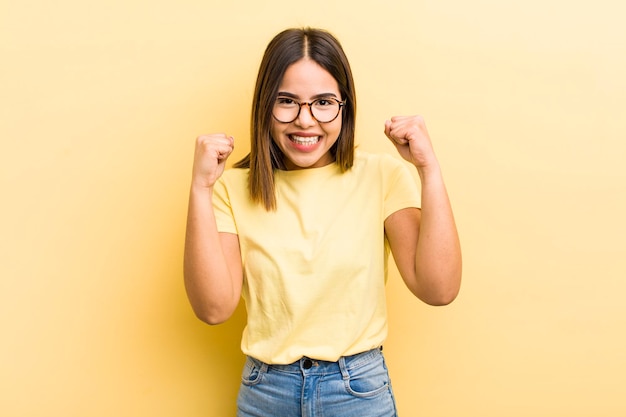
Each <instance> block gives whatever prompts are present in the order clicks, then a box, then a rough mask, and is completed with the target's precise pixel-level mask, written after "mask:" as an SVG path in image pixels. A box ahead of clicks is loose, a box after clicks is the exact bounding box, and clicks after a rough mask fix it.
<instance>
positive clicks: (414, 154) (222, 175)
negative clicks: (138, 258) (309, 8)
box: [185, 29, 461, 417]
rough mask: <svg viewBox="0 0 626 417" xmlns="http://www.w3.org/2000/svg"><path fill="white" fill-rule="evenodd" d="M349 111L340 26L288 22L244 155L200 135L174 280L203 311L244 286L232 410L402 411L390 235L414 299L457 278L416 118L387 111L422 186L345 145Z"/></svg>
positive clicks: (444, 295) (266, 59) (261, 80)
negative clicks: (388, 342)
mask: <svg viewBox="0 0 626 417" xmlns="http://www.w3.org/2000/svg"><path fill="white" fill-rule="evenodd" d="M355 114H356V101H355V90H354V83H353V79H352V73H351V70H350V66H349V63H348V60H347V59H346V56H345V54H344V52H343V49H342V47H341V45H340V44H339V42H338V41H337V40H336V39H335V38H334V37H333V36H332V35H331V34H330V33H328V32H326V31H324V30H319V29H289V30H286V31H283V32H281V33H279V34H278V35H277V36H276V37H275V38H274V39H273V40H272V41H271V42H270V43H269V45H268V47H267V49H266V51H265V54H264V56H263V59H262V62H261V66H260V69H259V74H258V78H257V83H256V88H255V94H254V100H253V106H252V123H251V150H250V153H249V155H248V156H246V157H245V158H244V159H243V160H241V161H239V162H238V163H236V164H235V165H234V167H233V168H232V169H229V170H226V171H225V170H224V167H225V164H226V160H227V158H228V156H229V155H230V154H231V152H232V150H233V146H234V139H233V138H232V137H231V136H228V135H226V134H210V135H202V136H200V137H198V138H197V140H196V150H195V158H194V166H193V176H192V184H191V192H190V201H189V214H188V224H187V237H186V245H185V284H186V288H187V293H188V297H189V300H190V302H191V305H192V307H193V309H194V311H195V313H196V314H197V316H198V317H199V318H200V319H201V320H203V321H205V322H207V323H209V324H217V323H221V322H223V321H225V320H227V319H228V318H229V317H230V316H231V314H232V313H233V312H234V310H235V308H236V307H237V305H238V303H239V299H240V297H243V298H244V300H245V302H246V309H247V312H248V323H247V326H246V328H245V330H244V333H243V337H242V342H241V347H242V350H243V352H244V353H245V354H246V355H247V357H248V359H247V362H246V365H245V368H244V371H243V378H242V384H241V387H240V391H239V396H238V400H237V405H238V416H302V415H318V414H319V415H322V414H320V413H323V415H327V416H347V417H349V416H358V417H364V416H365V417H367V416H376V417H380V416H395V415H397V414H396V406H395V401H394V398H393V393H392V390H391V384H390V382H389V376H388V372H387V368H386V366H385V362H384V358H383V355H382V352H381V350H382V349H381V346H382V343H383V341H384V340H385V337H386V335H387V317H386V306H385V293H384V285H385V281H386V271H387V259H388V255H389V251H391V253H392V254H393V257H394V260H395V262H396V264H397V267H398V270H399V271H400V274H401V275H402V278H403V280H404V282H405V283H406V285H407V287H408V288H409V289H410V290H411V292H412V293H413V294H415V296H417V297H418V298H419V299H421V300H422V301H424V302H426V303H428V304H431V305H445V304H448V303H450V302H452V301H453V300H454V298H455V297H456V295H457V293H458V291H459V287H460V281H461V252H460V245H459V239H458V235H457V232H456V227H455V224H454V219H453V214H452V210H451V207H450V202H449V199H448V196H447V192H446V189H445V186H444V182H443V178H442V175H441V171H440V168H439V164H438V161H437V158H436V157H435V154H434V152H433V149H432V146H431V142H430V139H429V136H428V132H427V130H426V127H425V124H424V121H423V119H422V118H421V117H419V116H406V117H392V118H391V119H390V120H388V121H386V122H385V124H384V132H385V135H386V136H387V137H388V138H389V140H391V142H392V143H393V144H394V145H395V147H396V148H397V150H398V152H399V154H400V155H401V156H402V157H403V158H404V159H405V160H407V161H409V162H410V163H411V164H413V165H414V166H415V168H416V169H417V171H418V173H419V177H420V180H421V196H420V192H419V191H418V187H417V185H416V184H415V183H414V181H413V179H412V176H411V174H410V172H409V170H408V168H407V166H406V165H405V164H402V163H401V162H400V161H398V160H396V159H395V158H392V157H391V156H387V155H374V154H367V153H364V152H356V151H355V149H354V129H355ZM420 199H421V208H420Z"/></svg>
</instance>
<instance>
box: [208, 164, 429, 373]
mask: <svg viewBox="0 0 626 417" xmlns="http://www.w3.org/2000/svg"><path fill="white" fill-rule="evenodd" d="M247 176H248V170H247V169H230V170H227V171H225V172H224V174H223V175H222V177H221V178H220V180H219V181H218V183H216V185H215V188H214V199H213V205H214V208H215V214H216V218H217V225H218V230H219V231H221V232H228V233H236V234H237V235H239V243H240V247H241V257H242V262H243V268H244V286H243V290H242V296H243V298H244V300H245V303H246V309H247V313H248V322H247V326H246V328H245V329H244V332H243V337H242V341H241V348H242V351H243V352H244V354H246V355H249V356H252V357H254V358H257V359H259V360H261V361H263V362H266V363H273V364H287V363H292V362H294V361H296V360H298V359H300V358H301V357H303V356H308V357H310V358H315V359H319V360H327V361H336V360H338V359H339V357H340V356H345V355H352V354H356V353H360V352H364V351H367V350H369V349H373V348H375V347H378V346H380V345H381V344H382V343H383V341H384V339H385V338H386V336H387V311H386V303H385V288H384V287H385V282H386V279H387V260H388V257H389V248H388V244H387V240H386V239H385V236H384V220H385V219H386V218H387V216H389V215H390V214H392V213H393V212H395V211H397V210H400V209H402V208H406V207H419V204H420V198H419V190H418V186H417V184H416V183H415V180H414V177H413V176H412V175H411V173H410V171H409V170H408V167H407V166H406V164H404V163H403V162H401V161H400V160H398V159H395V158H393V157H392V156H390V155H384V154H380V155H378V154H367V153H364V152H357V153H356V155H355V162H354V166H353V167H352V169H350V170H349V171H347V172H345V173H341V171H340V170H339V167H338V166H337V165H336V164H330V165H327V166H324V167H321V168H312V169H302V170H295V171H276V172H275V184H276V200H277V210H276V211H269V212H268V211H266V210H265V208H264V207H262V206H261V205H260V204H255V203H252V202H251V200H250V198H249V195H248V184H247Z"/></svg>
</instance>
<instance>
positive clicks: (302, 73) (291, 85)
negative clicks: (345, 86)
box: [279, 58, 340, 98]
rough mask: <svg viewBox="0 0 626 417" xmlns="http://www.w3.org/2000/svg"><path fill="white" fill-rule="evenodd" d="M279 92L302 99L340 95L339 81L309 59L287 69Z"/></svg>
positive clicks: (295, 63)
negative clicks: (320, 95) (324, 94)
mask: <svg viewBox="0 0 626 417" xmlns="http://www.w3.org/2000/svg"><path fill="white" fill-rule="evenodd" d="M279 90H280V91H284V92H289V93H292V94H296V95H298V96H300V97H302V98H306V97H311V96H314V95H318V94H322V93H332V94H335V95H337V96H339V95H340V93H339V84H338V83H337V80H335V78H334V77H333V76H332V75H331V74H330V72H328V71H326V70H325V69H324V68H322V67H321V66H320V65H319V64H318V63H317V62H315V61H313V60H311V59H308V58H303V59H301V60H299V61H296V62H294V63H293V64H291V65H290V66H289V67H288V68H287V70H286V71H285V74H284V75H283V79H282V80H281V83H280V87H279Z"/></svg>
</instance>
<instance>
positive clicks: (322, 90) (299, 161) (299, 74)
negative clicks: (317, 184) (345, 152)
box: [271, 58, 341, 170]
mask: <svg viewBox="0 0 626 417" xmlns="http://www.w3.org/2000/svg"><path fill="white" fill-rule="evenodd" d="M278 95H279V96H283V95H287V96H289V97H293V98H294V99H295V100H296V101H299V102H311V101H313V100H314V99H316V98H328V97H332V98H335V99H337V100H341V93H340V92H339V86H338V84H337V81H336V80H335V79H334V78H333V76H332V75H330V73H329V72H328V71H326V70H324V69H323V68H322V67H320V66H319V65H318V64H317V63H316V62H315V61H312V60H310V59H306V58H305V59H301V60H300V61H298V62H296V63H294V64H292V65H291V66H290V67H289V68H287V71H285V75H284V76H283V79H282V81H281V83H280V86H279V88H278ZM271 133H272V138H273V139H274V142H275V143H276V144H277V145H278V147H279V148H280V150H281V151H282V152H283V154H284V155H285V157H286V158H287V159H286V160H285V165H286V167H287V169H288V170H292V169H302V168H319V167H322V166H325V165H328V164H331V163H333V162H334V159H333V157H332V155H331V153H330V148H331V147H332V146H333V145H334V144H335V142H337V138H338V137H339V134H340V133H341V117H337V118H336V119H335V120H333V121H331V122H329V123H319V122H318V121H317V120H315V119H314V118H313V116H312V115H311V112H310V110H309V107H308V106H302V107H301V109H300V114H299V115H298V118H297V119H296V120H294V121H293V122H291V123H281V122H279V121H277V120H273V121H272V128H271ZM294 136H295V137H298V138H301V139H304V138H306V139H308V140H310V139H312V138H315V137H319V141H318V142H317V143H315V144H312V145H303V144H297V143H296V142H294V141H293V140H292V138H293V137H294Z"/></svg>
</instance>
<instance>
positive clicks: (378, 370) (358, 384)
mask: <svg viewBox="0 0 626 417" xmlns="http://www.w3.org/2000/svg"><path fill="white" fill-rule="evenodd" d="M347 373H348V377H347V378H346V377H344V384H345V387H346V390H347V391H348V393H350V394H351V395H354V396H355V397H359V398H369V397H375V396H377V395H379V394H381V393H383V392H387V391H389V386H390V383H389V373H388V372H387V368H386V367H385V365H384V362H383V361H382V358H381V360H375V361H373V362H370V363H368V364H366V365H364V366H360V367H358V368H354V369H348V370H347Z"/></svg>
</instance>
